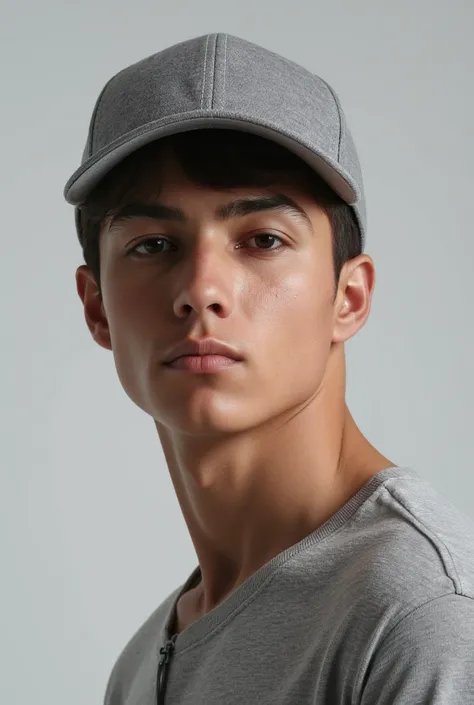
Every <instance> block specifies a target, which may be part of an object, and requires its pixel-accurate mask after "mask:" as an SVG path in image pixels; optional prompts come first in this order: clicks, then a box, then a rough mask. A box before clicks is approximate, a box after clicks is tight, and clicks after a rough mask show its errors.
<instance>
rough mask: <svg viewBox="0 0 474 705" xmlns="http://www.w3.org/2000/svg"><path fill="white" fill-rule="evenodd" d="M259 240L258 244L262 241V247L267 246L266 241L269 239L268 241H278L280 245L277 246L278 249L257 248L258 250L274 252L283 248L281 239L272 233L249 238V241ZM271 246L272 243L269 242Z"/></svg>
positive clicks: (283, 243) (283, 244)
mask: <svg viewBox="0 0 474 705" xmlns="http://www.w3.org/2000/svg"><path fill="white" fill-rule="evenodd" d="M259 238H261V240H260V242H262V241H263V244H264V245H268V244H269V243H268V239H270V241H271V240H278V241H279V242H280V244H279V245H278V247H257V249H258V250H272V251H274V252H275V251H276V250H280V249H281V248H282V247H284V246H285V242H284V241H283V239H282V238H281V237H278V235H274V234H273V233H259V234H258V235H254V236H253V237H251V238H250V240H255V241H257V240H259ZM250 240H249V242H250ZM271 244H272V243H271V242H270V245H271ZM252 249H253V248H252Z"/></svg>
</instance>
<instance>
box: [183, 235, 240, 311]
mask: <svg viewBox="0 0 474 705" xmlns="http://www.w3.org/2000/svg"><path fill="white" fill-rule="evenodd" d="M234 291H235V274H234V273H233V272H232V267H231V265H230V263H229V261H228V260H227V261H224V258H223V257H222V255H221V256H219V255H218V253H216V252H215V251H212V250H211V249H210V248H208V249H207V250H206V252H202V251H201V252H200V253H199V254H197V255H196V256H195V257H194V258H193V259H192V261H191V259H190V261H188V262H187V263H186V264H185V265H184V267H183V272H182V274H181V276H180V277H179V286H178V291H177V294H176V296H175V299H174V302H173V310H174V313H175V315H176V316H177V317H178V318H187V317H189V316H190V315H191V314H192V312H194V313H195V314H196V316H197V317H199V316H201V315H202V314H203V313H204V312H206V311H209V312H211V313H213V314H215V315H217V316H219V317H220V318H227V317H228V316H230V314H231V312H232V308H233V297H234Z"/></svg>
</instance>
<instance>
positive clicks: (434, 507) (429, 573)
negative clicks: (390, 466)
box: [348, 469, 474, 609]
mask: <svg viewBox="0 0 474 705" xmlns="http://www.w3.org/2000/svg"><path fill="white" fill-rule="evenodd" d="M350 524H351V526H350V527H348V532H349V533H350V534H351V536H352V540H354V539H355V540H356V541H358V542H359V543H360V546H361V549H362V551H361V553H362V555H363V557H364V560H365V566H364V567H365V569H366V570H365V576H366V580H367V588H368V589H370V586H371V585H373V586H374V588H375V589H376V590H377V591H379V590H381V591H382V592H384V591H385V590H386V589H388V591H389V595H390V597H391V598H393V597H395V596H398V597H399V598H400V600H402V601H404V599H406V598H407V597H409V595H412V596H413V597H414V601H413V602H412V601H411V600H410V601H409V602H410V604H409V605H408V607H409V609H413V607H416V601H417V600H418V604H422V603H423V602H425V601H426V600H428V599H431V598H435V597H440V596H441V595H443V594H451V593H454V594H456V595H459V596H461V595H462V596H465V597H469V598H472V599H474V521H473V520H472V519H470V518H469V517H468V516H466V515H465V514H464V513H463V512H462V511H461V510H460V509H458V508H457V507H455V506H454V505H453V504H452V503H450V502H449V501H448V500H447V499H446V498H445V497H443V496H441V494H440V492H439V491H438V490H437V489H436V488H435V487H434V486H433V485H432V484H431V483H430V482H429V481H428V480H425V479H424V478H423V477H421V476H420V475H419V474H417V473H415V472H414V471H413V470H411V469H407V472H406V473H405V474H404V473H401V474H400V475H398V476H394V477H390V478H389V479H387V480H386V481H384V482H382V483H381V484H380V485H379V487H378V488H377V489H376V491H375V492H374V493H373V494H372V496H371V497H370V499H369V501H368V502H366V503H364V505H362V506H361V508H360V511H359V512H357V514H356V515H355V516H354V519H353V521H351V522H350ZM359 553H360V552H359ZM356 556H357V553H356ZM356 556H355V557H356Z"/></svg>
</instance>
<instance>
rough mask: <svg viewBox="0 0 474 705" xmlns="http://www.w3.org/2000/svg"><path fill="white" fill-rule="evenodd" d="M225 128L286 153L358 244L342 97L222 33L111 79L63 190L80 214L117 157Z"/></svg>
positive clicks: (356, 197)
mask: <svg viewBox="0 0 474 705" xmlns="http://www.w3.org/2000/svg"><path fill="white" fill-rule="evenodd" d="M202 128H226V129H233V130H243V131H245V132H251V133H253V134H256V135H260V136H261V137H265V138H267V139H269V140H273V141H274V142H277V143H278V144H280V145H282V146H283V147H286V148H287V149H288V150H290V151H291V152H294V153H295V154H296V155H298V156H299V157H300V158H301V159H303V160H304V161H305V162H306V163H307V164H309V165H310V167H312V168H313V169H314V171H316V172H317V173H318V174H319V175H320V176H321V177H322V178H323V179H324V181H326V182H327V184H329V186H330V187H331V188H332V189H333V190H334V191H335V192H336V193H337V194H338V195H339V196H340V197H341V198H342V199H343V200H344V201H345V202H346V203H348V204H349V205H350V206H352V208H353V209H354V212H355V215H356V219H357V222H358V224H359V228H360V231H361V237H362V249H364V246H365V240H366V208H365V199H364V188H363V182H362V173H361V168H360V163H359V158H358V155H357V151H356V148H355V145H354V141H353V139H352V136H351V133H350V131H349V129H348V126H347V123H346V119H345V115H344V112H343V110H342V107H341V103H340V100H339V98H338V96H337V95H336V93H335V91H334V90H333V89H332V88H331V86H329V85H328V83H326V81H324V80H323V79H322V78H320V77H319V76H316V75H315V74H313V73H311V72H310V71H308V70H307V69H305V68H303V67H302V66H299V65H298V64H296V63H294V62H293V61H290V60H288V59H286V58H284V57H282V56H280V55H279V54H276V53H274V52H271V51H269V50H267V49H264V48H263V47H260V46H258V45H256V44H253V43H251V42H248V41H246V40H244V39H240V38H238V37H235V36H232V35H230V34H222V33H217V34H207V35H203V36H200V37H196V38H193V39H189V40H187V41H184V42H180V43H179V44H175V45H173V46H171V47H168V48H166V49H163V50H162V51H159V52H158V53H156V54H153V55H152V56H149V57H147V58H145V59H142V60H141V61H138V62H137V63H134V64H132V65H131V66H128V67H127V68H125V69H123V70H122V71H119V72H118V73H117V74H116V75H115V76H113V77H112V78H111V79H110V80H109V81H108V82H107V83H106V84H105V86H104V88H103V89H102V91H101V93H100V95H99V97H98V99H97V101H96V104H95V107H94V111H93V113H92V117H91V121H90V125H89V133H88V137H87V142H86V145H85V148H84V152H83V155H82V161H81V165H80V166H79V167H78V168H77V169H76V171H75V172H74V173H73V174H72V176H71V177H70V178H69V180H68V181H67V183H66V185H65V187H64V197H65V199H66V201H67V202H68V203H71V204H72V205H75V206H76V211H75V212H76V228H77V232H78V236H79V239H80V240H81V232H80V220H79V217H78V208H77V206H80V205H81V204H82V203H84V202H85V201H86V200H87V197H88V195H89V193H90V191H91V190H92V189H93V188H94V187H95V186H96V184H98V182H99V181H100V180H101V179H102V178H103V177H104V176H106V174H107V173H108V172H109V171H110V170H111V169H112V168H113V167H114V166H115V165H116V164H118V163H119V162H120V161H121V160H122V159H124V158H125V157H126V156H128V155H129V154H131V153H132V152H134V151H135V150H136V149H138V148H139V147H142V146H143V145H145V144H147V143H149V142H152V141H154V140H157V139H159V138H160V137H165V136H167V135H171V134H174V133H177V132H184V131H187V130H195V129H202Z"/></svg>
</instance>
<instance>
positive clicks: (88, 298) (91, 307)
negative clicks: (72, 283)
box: [76, 265, 112, 350]
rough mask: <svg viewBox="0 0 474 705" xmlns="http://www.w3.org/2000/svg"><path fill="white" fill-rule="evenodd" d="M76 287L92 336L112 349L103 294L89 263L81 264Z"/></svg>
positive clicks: (102, 344) (105, 346) (77, 272)
mask: <svg viewBox="0 0 474 705" xmlns="http://www.w3.org/2000/svg"><path fill="white" fill-rule="evenodd" d="M76 288H77V293H78V294H79V297H80V299H81V301H82V303H83V305H84V315H85V319H86V323H87V326H88V328H89V330H90V332H91V335H92V337H93V338H94V340H95V342H96V343H97V344H98V345H100V346H101V347H103V348H105V349H106V350H112V343H111V340H110V331H109V324H108V321H107V317H106V315H105V309H104V305H103V302H102V296H101V293H100V290H99V287H98V285H97V282H96V280H95V278H94V275H93V274H92V271H91V270H90V269H89V267H88V266H87V265H81V266H80V267H78V269H77V271H76Z"/></svg>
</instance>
